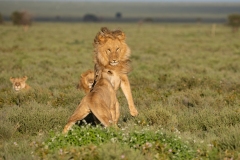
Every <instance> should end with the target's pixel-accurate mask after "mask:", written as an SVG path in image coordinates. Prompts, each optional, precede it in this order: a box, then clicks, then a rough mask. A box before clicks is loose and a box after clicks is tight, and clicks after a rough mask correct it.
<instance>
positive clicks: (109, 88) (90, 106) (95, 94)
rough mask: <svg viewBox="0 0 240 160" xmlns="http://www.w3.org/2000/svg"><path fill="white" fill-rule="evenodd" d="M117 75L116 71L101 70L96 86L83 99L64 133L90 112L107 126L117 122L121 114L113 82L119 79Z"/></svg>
mask: <svg viewBox="0 0 240 160" xmlns="http://www.w3.org/2000/svg"><path fill="white" fill-rule="evenodd" d="M116 75H117V73H116V72H115V71H111V70H109V69H104V70H102V71H101V74H99V75H98V81H97V82H96V84H95V85H94V88H93V89H92V90H91V92H89V93H87V95H86V96H85V97H84V98H83V99H82V101H81V103H80V104H79V105H78V107H77V109H76V110H75V111H74V113H73V114H72V116H71V117H70V118H69V120H68V122H67V124H66V125H65V127H64V129H63V133H67V132H68V130H69V129H70V128H71V127H72V126H73V125H74V124H75V123H76V122H77V121H78V120H82V119H84V118H85V117H86V116H87V115H88V114H89V113H90V112H92V113H93V114H94V116H96V117H97V119H98V120H99V121H100V122H101V123H102V124H103V125H104V126H106V127H107V126H109V125H111V124H113V125H116V124H117V121H118V119H119V116H120V111H119V103H118V100H117V97H116V92H115V90H114V88H113V87H114V84H112V83H111V82H115V81H117V79H118V77H117V76H116ZM119 81H120V79H119Z"/></svg>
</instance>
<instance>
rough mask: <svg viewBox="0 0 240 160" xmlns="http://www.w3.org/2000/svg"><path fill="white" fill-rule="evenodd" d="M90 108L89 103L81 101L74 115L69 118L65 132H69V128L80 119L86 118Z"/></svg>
mask: <svg viewBox="0 0 240 160" xmlns="http://www.w3.org/2000/svg"><path fill="white" fill-rule="evenodd" d="M90 112H91V111H90V109H89V107H88V105H87V103H84V101H83V103H82V102H81V104H80V105H79V106H78V107H77V109H76V110H75V111H74V113H73V115H72V116H71V117H70V118H69V120H68V122H67V124H66V125H65V127H64V129H63V133H67V132H68V130H69V129H70V128H71V127H72V126H73V125H74V124H75V123H76V122H77V121H79V120H82V119H84V118H85V117H86V116H87V115H88V114H89V113H90Z"/></svg>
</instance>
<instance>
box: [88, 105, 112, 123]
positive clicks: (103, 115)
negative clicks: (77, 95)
mask: <svg viewBox="0 0 240 160" xmlns="http://www.w3.org/2000/svg"><path fill="white" fill-rule="evenodd" d="M90 107H91V108H90V110H91V111H92V112H93V114H94V115H95V116H96V117H97V119H98V120H99V121H100V122H101V123H102V124H103V125H104V126H105V127H108V126H109V125H111V124H112V123H113V119H112V115H111V113H110V110H109V109H108V107H107V106H106V105H104V104H102V103H98V104H95V105H93V106H90Z"/></svg>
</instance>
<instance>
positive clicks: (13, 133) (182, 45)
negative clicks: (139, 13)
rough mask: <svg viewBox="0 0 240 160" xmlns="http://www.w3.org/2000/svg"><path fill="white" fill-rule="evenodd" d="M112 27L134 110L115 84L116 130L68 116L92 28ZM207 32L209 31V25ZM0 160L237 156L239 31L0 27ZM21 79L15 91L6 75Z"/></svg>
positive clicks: (89, 55) (88, 60)
mask: <svg viewBox="0 0 240 160" xmlns="http://www.w3.org/2000/svg"><path fill="white" fill-rule="evenodd" d="M103 26H106V27H108V28H109V29H121V30H122V31H124V32H125V34H126V36H127V39H126V42H127V44H128V45H129V47H130V48H131V57H130V59H131V61H132V62H131V64H132V67H133V70H132V72H130V73H129V80H130V84H131V89H132V94H133V98H134V102H135V105H136V108H137V109H138V111H139V115H138V116H137V117H132V116H131V115H130V113H129V109H128V105H127V101H126V98H125V97H124V95H123V93H122V91H121V90H119V91H118V93H117V97H118V100H119V103H120V107H121V116H120V120H119V124H118V125H119V128H118V129H116V128H111V127H110V128H104V127H102V126H100V125H97V126H92V125H89V124H85V123H83V124H80V123H79V124H76V125H74V127H73V129H72V130H71V131H70V132H69V133H68V134H67V135H63V134H62V133H61V132H62V130H63V127H64V125H65V124H66V123H67V120H68V118H69V117H70V116H71V114H72V113H73V112H74V110H75V109H76V107H77V105H78V104H79V102H80V101H81V99H82V98H83V97H84V92H83V91H81V90H78V89H77V88H76V86H77V84H78V81H79V78H80V75H81V73H82V72H84V71H86V70H88V69H93V65H94V63H93V49H94V48H93V39H94V37H95V35H96V34H97V32H98V31H100V28H101V27H103ZM213 29H215V30H213ZM0 35H1V36H0V60H1V63H0V71H1V74H0V80H1V83H0V124H1V125H0V159H2V160H3V159H6V160H11V159H22V160H23V159H24V160H28V159H105V160H107V159H129V160H130V159H131V160H132V159H138V160H140V159H149V160H152V159H164V160H165V159H225V160H227V159H240V134H239V133H240V81H239V80H240V74H239V71H240V63H239V62H240V43H239V39H240V32H236V33H232V32H231V28H229V27H228V26H226V25H224V24H217V25H212V24H161V23H151V24H147V23H144V24H142V25H139V24H137V23H136V24H135V23H37V22H36V23H34V24H33V25H32V26H31V27H30V28H29V30H28V31H26V32H25V31H23V29H22V28H21V27H17V26H13V25H11V24H8V23H6V24H5V25H1V26H0ZM23 76H27V77H28V80H27V84H28V85H30V86H31V88H32V89H31V90H29V91H26V92H19V93H15V92H14V91H13V90H12V84H11V82H10V81H9V78H10V77H23Z"/></svg>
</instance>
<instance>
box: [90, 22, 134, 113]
mask: <svg viewBox="0 0 240 160" xmlns="http://www.w3.org/2000/svg"><path fill="white" fill-rule="evenodd" d="M125 38H126V37H125V34H124V33H123V32H122V31H120V30H115V31H111V30H109V29H108V28H106V27H103V28H101V31H100V32H98V33H97V35H96V37H95V39H94V53H95V54H94V63H95V66H94V74H95V81H97V79H98V78H97V77H98V75H99V74H100V73H101V70H103V69H105V68H108V69H110V70H112V71H117V73H118V76H119V78H120V82H119V85H115V90H118V89H119V86H120V87H121V89H122V91H123V93H124V95H125V97H126V98H127V102H128V106H129V109H130V114H131V115H132V116H136V115H138V111H137V109H136V107H135V105H134V102H133V98H132V92H131V88H130V83H129V80H128V76H127V74H128V73H129V72H130V71H131V67H130V60H129V56H130V49H129V47H128V45H127V44H126V43H125Z"/></svg>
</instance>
